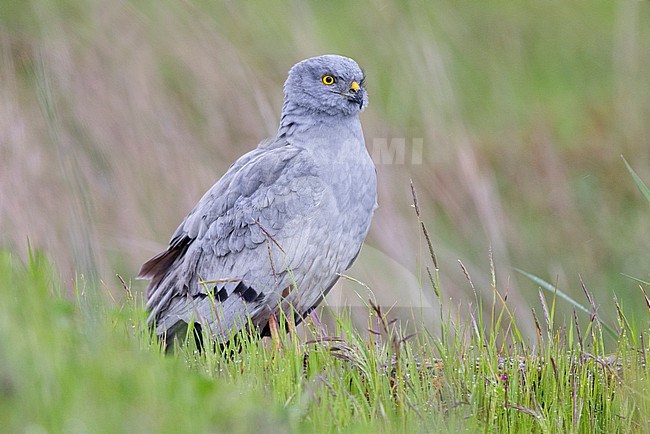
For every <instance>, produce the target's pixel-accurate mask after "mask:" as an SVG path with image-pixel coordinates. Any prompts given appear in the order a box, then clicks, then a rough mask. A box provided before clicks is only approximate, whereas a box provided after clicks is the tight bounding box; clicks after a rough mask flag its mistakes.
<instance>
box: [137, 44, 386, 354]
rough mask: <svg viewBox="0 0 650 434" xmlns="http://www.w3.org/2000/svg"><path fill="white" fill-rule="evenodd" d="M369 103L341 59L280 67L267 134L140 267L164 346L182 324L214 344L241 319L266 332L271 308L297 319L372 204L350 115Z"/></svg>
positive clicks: (358, 133) (344, 258)
mask: <svg viewBox="0 0 650 434" xmlns="http://www.w3.org/2000/svg"><path fill="white" fill-rule="evenodd" d="M367 105H368V95H367V91H366V87H365V75H364V72H363V71H362V70H361V68H360V67H359V65H358V64H357V63H356V62H355V61H354V60H352V59H350V58H348V57H344V56H340V55H334V54H329V55H322V56H318V57H312V58H309V59H305V60H303V61H300V62H298V63H296V64H295V65H294V66H293V67H292V68H291V69H290V70H289V72H288V75H287V79H286V81H285V83H284V100H283V104H282V112H281V116H280V122H279V127H278V130H277V134H276V135H275V136H274V137H271V138H268V139H266V140H263V141H262V142H261V143H260V144H259V145H258V146H257V148H255V149H253V150H251V151H250V152H248V153H246V154H244V155H243V156H241V157H240V158H239V159H238V160H236V161H235V162H234V163H233V164H232V165H231V166H230V168H229V169H228V170H227V171H226V173H225V174H224V175H223V176H222V177H221V178H220V179H219V180H218V181H217V182H216V183H215V184H214V185H213V186H212V187H211V188H210V189H209V190H208V191H207V192H206V193H205V194H204V195H203V197H202V198H201V199H200V200H199V202H198V203H197V204H196V206H194V208H193V209H192V210H191V211H190V212H189V214H188V215H187V216H186V217H185V219H184V220H183V221H182V223H181V224H180V225H179V226H178V228H177V229H176V231H175V232H174V234H173V236H172V237H171V241H170V242H169V246H168V247H167V249H166V250H164V251H162V252H161V253H159V254H158V255H156V256H154V257H153V258H151V259H150V260H148V261H147V262H145V263H144V264H143V265H142V267H141V269H140V271H139V274H138V278H140V279H150V283H149V285H148V286H147V289H146V310H147V311H148V313H149V316H148V319H147V322H148V324H149V326H150V327H151V329H152V330H154V331H155V334H156V335H157V336H158V337H160V338H161V339H162V341H163V342H167V343H168V344H169V342H171V341H172V339H175V338H179V339H181V338H183V337H184V335H183V334H184V333H186V332H187V330H188V326H189V325H190V324H191V325H192V326H193V327H194V330H195V331H197V330H198V331H199V332H201V333H203V335H207V336H209V337H210V338H211V339H212V340H213V341H215V342H217V343H219V344H224V343H227V342H228V341H229V340H230V339H231V338H233V337H234V336H235V335H237V334H239V333H240V332H241V331H242V330H243V329H244V328H251V326H252V328H254V329H256V330H257V331H258V332H259V334H260V336H262V337H264V336H270V335H271V332H272V331H273V330H271V329H272V327H273V324H271V323H272V322H273V321H275V320H276V318H278V317H280V316H281V315H280V314H281V313H282V314H284V317H285V318H291V319H292V320H293V321H294V324H299V323H300V322H301V321H302V320H303V319H304V318H305V316H306V315H308V314H309V313H310V312H311V311H312V310H313V309H315V308H316V307H317V306H318V305H319V303H320V302H321V301H322V300H323V298H324V297H325V296H326V295H327V293H328V292H329V291H330V289H331V288H332V287H333V286H334V284H335V283H336V282H337V280H338V279H339V277H340V276H341V273H343V272H344V271H345V270H347V269H348V268H350V267H351V266H352V264H353V262H354V261H355V259H356V258H357V256H358V254H359V252H360V250H361V247H362V244H363V243H364V240H365V238H366V235H367V234H368V231H369V228H370V223H371V219H372V216H373V213H374V211H375V209H376V208H377V175H376V168H375V166H374V164H373V161H372V159H371V157H370V155H369V153H368V150H367V148H366V144H365V139H364V135H363V130H362V127H361V122H360V119H359V114H360V113H361V112H362V111H363V110H364V109H365V108H366V107H367ZM275 324H277V323H275Z"/></svg>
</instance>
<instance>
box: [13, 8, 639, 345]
mask: <svg viewBox="0 0 650 434" xmlns="http://www.w3.org/2000/svg"><path fill="white" fill-rule="evenodd" d="M649 9H650V7H649V4H648V2H641V1H621V2H608V1H590V2H549V1H545V2H542V1H530V2H505V1H486V2H454V1H444V2H437V1H436V2H425V1H412V2H399V1H381V0H376V1H371V2H367V3H366V2H364V3H362V2H343V1H341V2H339V1H326V2H322V1H321V2H316V1H308V2H302V1H292V2H282V3H280V2H277V3H272V2H261V1H248V2H231V1H200V0H187V1H184V2H154V1H146V0H143V1H137V2H128V1H115V2H106V1H99V0H89V1H81V0H68V1H64V0H60V1H55V0H49V1H44V0H42V1H38V0H33V1H11V0H2V1H1V2H0V56H1V58H0V194H1V198H0V245H1V246H5V247H8V248H10V249H13V250H15V251H16V252H19V253H20V254H21V255H25V254H26V251H27V244H28V242H29V244H30V245H31V246H32V247H33V248H39V249H43V250H44V251H46V252H47V253H48V254H49V255H50V256H51V257H52V258H53V259H54V261H55V263H56V265H57V267H58V268H59V270H60V272H61V273H62V274H63V275H64V276H65V278H66V279H67V282H69V283H70V287H71V288H72V286H73V285H72V282H73V281H74V278H75V276H79V275H84V276H86V277H88V278H89V279H96V278H97V279H102V280H103V282H104V286H102V287H101V288H102V289H104V288H105V289H106V290H107V291H111V292H114V293H115V294H117V295H118V296H119V289H118V288H119V285H118V283H117V281H116V279H115V277H114V276H115V273H120V274H121V275H123V276H124V277H125V278H126V279H127V280H129V279H132V278H133V277H134V276H135V274H136V273H137V271H138V268H139V266H140V264H141V263H142V262H143V261H144V260H146V259H148V258H149V257H150V256H151V255H153V254H154V253H156V252H157V251H159V250H161V249H163V248H164V247H165V246H166V242H167V241H168V239H169V237H170V235H171V233H172V232H173V231H174V229H175V228H176V226H177V225H178V224H179V223H180V221H181V220H182V218H183V217H184V216H185V214H186V213H187V212H188V211H189V210H190V209H191V207H192V206H193V205H194V203H195V202H196V201H197V200H198V199H199V198H200V197H201V195H202V194H203V192H204V191H205V190H207V189H208V188H209V187H210V186H211V185H212V184H213V182H214V181H215V180H216V179H218V178H219V177H220V176H221V175H222V174H223V173H224V172H225V170H226V169H227V168H228V166H229V165H230V164H231V163H232V162H233V161H234V160H235V159H236V158H237V157H238V156H239V155H241V154H243V153H245V152H247V151H248V150H250V149H252V148H253V147H254V146H256V144H257V143H258V142H259V141H261V140H262V139H263V138H265V137H267V136H269V135H273V134H274V133H275V129H276V128H277V123H278V118H279V112H280V106H281V102H282V84H283V81H284V79H285V77H286V72H287V70H288V69H289V68H290V67H291V66H292V65H293V64H294V63H295V62H297V61H299V60H302V59H304V58H306V57H311V56H315V55H319V54H325V53H338V54H343V55H346V56H349V57H352V58H354V59H355V60H357V62H358V63H359V64H360V65H361V66H362V67H363V68H364V70H365V71H366V75H367V88H368V91H369V94H370V106H369V108H368V109H367V110H366V111H365V112H364V113H363V114H362V122H363V124H364V130H365V134H366V140H367V142H368V147H369V149H370V151H371V153H372V154H373V156H374V157H375V161H376V164H377V170H378V176H379V203H380V208H379V209H378V210H377V212H376V214H375V218H374V221H373V225H372V229H371V233H370V236H369V239H368V241H367V245H366V248H365V249H364V251H363V253H362V254H361V256H360V258H359V260H358V262H357V264H356V265H355V267H354V268H353V269H352V270H350V272H349V274H350V275H351V276H354V277H355V278H356V279H359V280H361V281H363V282H365V283H367V284H368V285H369V287H370V288H371V290H372V292H373V293H374V296H375V297H377V299H378V300H379V302H380V304H383V305H385V306H391V305H396V306H397V307H400V308H401V307H403V308H413V307H415V308H419V307H420V306H425V307H424V308H423V309H422V310H421V312H423V313H424V315H425V316H427V319H428V320H431V321H433V320H432V318H435V317H436V315H435V313H434V311H435V309H433V308H429V307H430V306H434V305H435V304H436V303H435V300H434V298H433V292H432V290H431V288H430V286H429V285H428V284H427V279H426V278H424V276H425V275H426V274H425V272H424V271H423V270H424V268H423V267H424V266H425V265H431V264H430V260H429V259H428V255H427V250H426V246H425V244H424V242H423V240H422V237H421V234H420V232H419V226H418V223H417V219H416V217H415V215H414V212H413V208H412V206H411V204H412V199H411V194H410V186H409V179H412V180H413V183H414V185H415V187H416V189H417V191H418V193H419V199H420V206H421V208H422V212H423V218H424V220H425V222H426V224H427V225H428V227H429V230H430V232H431V234H432V241H433V244H434V247H435V249H436V252H437V254H438V258H439V262H440V268H441V271H440V273H441V279H442V295H443V298H444V299H445V300H448V299H451V300H452V301H451V305H452V306H455V305H461V306H467V305H468V303H470V302H471V300H472V299H473V296H472V292H471V288H470V285H469V283H468V281H467V279H466V278H465V276H464V274H463V272H462V270H461V268H460V267H459V265H458V262H457V260H458V259H460V260H461V261H462V262H463V264H464V265H465V266H466V267H467V269H468V271H469V273H470V274H471V276H472V279H473V281H474V284H475V285H476V288H477V291H478V292H479V293H480V294H481V295H483V296H487V297H489V298H490V299H491V298H492V294H491V291H490V285H489V281H490V272H489V259H488V251H489V248H490V246H491V247H492V250H493V255H494V261H495V264H496V270H497V280H498V286H499V289H500V291H501V292H502V293H507V295H508V302H509V303H511V305H512V306H513V307H514V311H515V312H516V314H517V315H518V316H521V321H522V322H521V323H520V328H522V329H527V331H528V332H529V333H530V334H532V333H533V330H534V329H533V327H532V322H531V320H530V308H531V307H536V306H538V304H539V303H538V295H537V286H536V285H535V284H534V283H532V282H530V281H528V280H526V279H525V278H523V277H522V276H521V275H519V274H517V273H516V272H515V271H514V267H517V268H520V269H523V270H526V271H528V272H530V273H533V274H536V275H538V276H540V277H542V278H544V279H546V280H548V281H549V282H552V283H554V284H557V285H558V286H559V287H560V288H562V289H563V290H564V291H566V292H567V293H569V294H571V295H572V296H574V297H575V298H578V299H580V300H584V297H583V296H582V290H581V289H580V281H579V275H581V276H582V278H583V280H584V282H585V284H586V286H587V288H588V289H589V290H590V291H592V292H593V293H594V294H595V295H596V299H597V300H598V302H599V304H603V305H608V304H611V300H612V296H613V294H616V295H617V296H618V298H619V299H620V300H621V302H622V303H623V304H624V305H626V304H627V305H631V306H628V308H629V309H631V310H632V311H634V310H635V309H636V312H637V315H647V311H646V310H645V309H646V308H645V307H644V306H642V305H640V304H639V303H638V300H639V287H638V283H636V282H635V281H634V280H632V279H630V278H629V277H627V276H626V275H632V276H636V277H638V278H641V279H645V280H648V279H649V278H650V274H649V270H650V210H649V208H648V204H647V203H646V202H645V201H644V199H643V197H642V196H641V195H640V193H639V192H638V191H637V190H636V187H635V186H634V183H633V182H632V180H631V178H630V176H629V174H628V173H627V171H626V168H625V166H624V164H623V162H622V159H621V155H624V156H625V158H626V159H627V160H628V161H629V162H630V164H631V165H632V167H634V169H635V170H636V171H637V173H638V174H639V175H640V176H641V177H642V178H643V179H644V180H645V181H646V183H649V182H650V134H649V133H650V122H649V121H650V79H649V77H650V49H649V47H650V25H649V24H650V10H649ZM396 139H397V140H398V141H393V142H391V141H392V140H396ZM399 140H403V143H404V144H405V159H404V162H403V163H402V164H398V163H399V161H398V160H397V159H396V158H393V156H391V155H390V153H387V152H382V149H383V150H384V151H385V150H386V148H382V146H383V145H382V143H389V144H390V143H392V144H399V143H400V142H399ZM414 143H415V144H416V145H417V144H418V143H422V153H421V157H422V158H421V159H420V158H419V157H418V155H419V154H418V148H417V146H415V147H413V144H414ZM135 285H136V287H138V288H144V283H135ZM356 293H359V296H357V295H356ZM368 296H369V294H368V293H367V289H365V288H364V287H363V286H362V285H358V284H356V283H354V282H352V281H345V282H342V284H340V285H339V288H338V289H337V290H335V291H334V293H333V294H332V295H331V296H330V297H328V300H329V302H330V304H332V305H339V304H340V305H342V304H355V303H356V304H361V302H362V300H363V299H365V298H368ZM561 308H562V310H563V312H565V313H568V312H570V310H571V306H569V305H564V306H561ZM607 312H610V313H611V309H610V307H609V306H608V309H607ZM605 314H607V313H605Z"/></svg>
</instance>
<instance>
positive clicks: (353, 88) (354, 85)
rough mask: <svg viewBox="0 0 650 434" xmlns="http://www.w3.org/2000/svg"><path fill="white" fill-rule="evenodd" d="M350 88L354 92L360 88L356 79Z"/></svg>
mask: <svg viewBox="0 0 650 434" xmlns="http://www.w3.org/2000/svg"><path fill="white" fill-rule="evenodd" d="M350 89H352V90H353V91H355V92H356V91H358V90H359V89H361V86H359V83H357V82H356V81H353V82H352V84H351V85H350Z"/></svg>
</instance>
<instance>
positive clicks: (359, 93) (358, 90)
mask: <svg viewBox="0 0 650 434" xmlns="http://www.w3.org/2000/svg"><path fill="white" fill-rule="evenodd" d="M363 92H364V90H363V88H362V87H361V86H359V83H357V82H356V81H353V82H352V83H350V89H349V90H348V92H347V94H346V96H347V97H348V99H349V100H350V101H352V102H355V103H357V104H358V105H359V110H361V109H363Z"/></svg>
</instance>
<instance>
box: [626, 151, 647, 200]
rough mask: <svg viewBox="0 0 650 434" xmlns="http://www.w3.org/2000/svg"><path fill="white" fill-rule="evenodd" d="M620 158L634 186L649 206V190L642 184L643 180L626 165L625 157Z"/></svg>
mask: <svg viewBox="0 0 650 434" xmlns="http://www.w3.org/2000/svg"><path fill="white" fill-rule="evenodd" d="M621 158H622V159H623V162H624V163H625V166H626V167H627V170H628V172H630V175H632V179H633V180H634V183H635V184H636V186H637V187H638V188H639V190H640V191H641V193H642V194H643V196H645V199H646V200H647V201H648V205H650V189H649V188H648V186H647V185H645V183H644V182H643V180H642V179H641V177H640V176H639V175H637V174H636V172H635V171H634V169H632V166H630V165H629V164H628V162H627V160H626V159H625V157H623V156H622V155H621Z"/></svg>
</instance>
